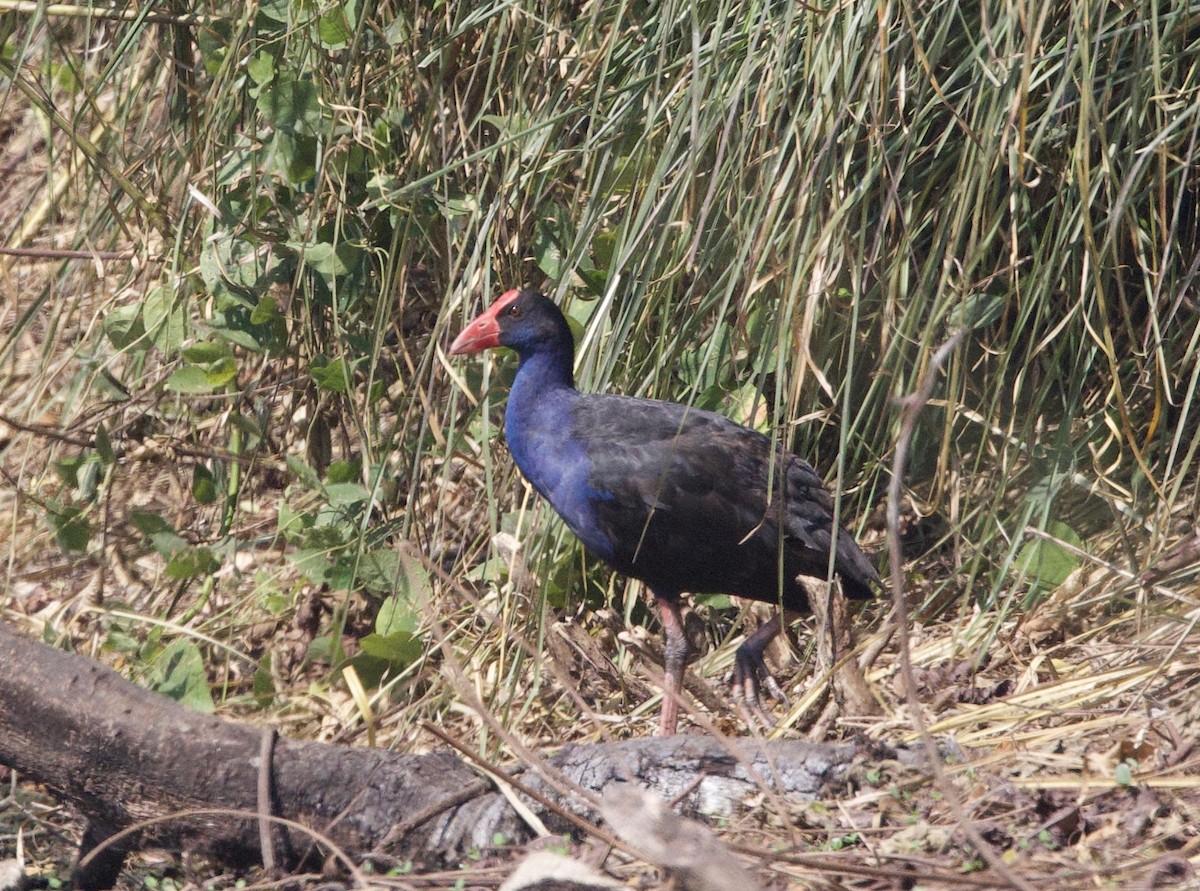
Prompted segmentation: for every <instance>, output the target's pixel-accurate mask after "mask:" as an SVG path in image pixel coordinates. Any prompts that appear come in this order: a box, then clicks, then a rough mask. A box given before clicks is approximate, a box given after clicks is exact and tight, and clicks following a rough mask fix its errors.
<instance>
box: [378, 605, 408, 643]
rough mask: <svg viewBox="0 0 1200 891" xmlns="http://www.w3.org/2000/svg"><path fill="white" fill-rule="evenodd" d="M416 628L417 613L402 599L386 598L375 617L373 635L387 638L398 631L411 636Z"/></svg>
mask: <svg viewBox="0 0 1200 891" xmlns="http://www.w3.org/2000/svg"><path fill="white" fill-rule="evenodd" d="M416 628H417V611H416V610H415V609H413V607H412V605H411V604H410V603H409V602H408V601H407V599H406V598H403V597H388V598H387V599H385V600H384V601H383V604H382V605H381V606H380V607H379V612H378V613H376V615H375V633H376V634H382V635H383V636H384V637H387V636H388V635H390V634H395V633H397V632H399V631H406V632H408V633H409V634H411V633H412V632H413V631H415V630H416Z"/></svg>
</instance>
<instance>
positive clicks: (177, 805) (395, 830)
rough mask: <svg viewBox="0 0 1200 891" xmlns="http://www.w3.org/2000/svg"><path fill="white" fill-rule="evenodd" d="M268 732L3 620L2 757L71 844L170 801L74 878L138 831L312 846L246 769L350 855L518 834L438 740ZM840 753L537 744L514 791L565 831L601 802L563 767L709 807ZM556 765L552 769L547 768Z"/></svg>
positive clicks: (103, 867)
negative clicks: (78, 821) (69, 809)
mask: <svg viewBox="0 0 1200 891" xmlns="http://www.w3.org/2000/svg"><path fill="white" fill-rule="evenodd" d="M271 733H272V731H270V730H264V729H262V728H258V727H254V726H251V725H249V724H244V723H238V722H234V721H229V720H225V719H222V718H218V717H215V716H213V715H206V714H201V713H199V712H195V711H192V710H191V709H188V708H186V707H184V706H181V705H179V704H177V703H175V702H173V701H172V700H169V699H166V698H164V697H161V696H158V695H156V694H154V693H151V692H149V691H146V690H143V689H141V688H139V687H137V686H135V685H134V684H132V683H130V682H129V681H127V680H125V679H124V678H122V677H121V676H120V675H118V674H117V673H116V672H114V671H112V670H110V669H108V668H105V667H104V666H102V665H99V664H98V663H96V662H93V661H91V660H89V659H86V658H83V657H80V656H75V655H72V654H70V653H66V652H63V651H62V650H58V649H54V648H52V647H48V646H45V645H44V644H41V643H38V642H36V641H33V640H29V639H26V638H24V637H21V636H20V635H18V634H16V633H14V632H13V631H12V630H11V629H9V628H7V627H5V625H4V624H3V623H0V764H3V765H6V766H8V767H11V768H13V769H14V770H17V771H19V772H20V774H21V775H22V776H24V777H25V778H26V779H31V780H33V781H36V782H39V783H42V784H43V785H45V786H46V787H47V788H49V789H50V790H51V791H52V792H53V793H54V794H55V795H56V796H58V797H59V798H61V800H63V801H64V802H67V803H69V804H71V805H72V806H74V807H75V808H76V809H77V810H78V811H79V812H80V813H81V814H82V815H83V816H84V817H86V818H87V820H88V824H89V829H88V832H87V833H86V835H85V838H84V841H83V846H82V847H83V851H84V852H85V853H86V852H87V851H89V850H90V849H91V848H94V847H95V846H97V845H99V844H101V843H102V842H104V841H105V840H106V839H109V838H111V837H112V836H113V835H114V834H115V833H117V832H120V831H122V830H125V829H126V828H128V827H132V826H134V825H135V824H139V823H141V822H142V821H147V820H155V818H163V817H166V816H168V815H175V816H174V817H172V819H170V820H158V821H156V822H153V823H149V824H148V825H146V826H145V827H144V828H142V829H140V830H139V831H138V832H137V833H136V834H135V835H131V836H128V837H123V838H121V839H120V840H119V841H118V842H117V843H116V844H114V845H112V846H110V847H109V848H107V849H106V855H105V856H104V857H100V858H97V859H95V860H94V861H93V862H92V863H91V865H90V867H89V868H88V869H85V870H83V871H82V872H81V874H80V875H78V876H77V877H76V878H77V881H78V883H79V885H80V886H81V887H83V888H85V889H92V888H104V887H108V886H109V885H111V884H112V882H113V881H114V880H115V878H116V875H117V872H118V871H119V869H120V867H121V864H122V862H123V859H124V856H125V854H126V853H127V852H128V851H131V850H136V849H141V848H164V849H168V850H176V851H190V852H196V853H200V854H203V855H205V856H207V857H209V858H212V859H214V860H216V861H218V862H220V863H222V864H224V865H226V866H228V867H232V868H244V867H248V866H251V865H255V864H258V863H260V862H262V859H263V852H264V851H268V852H272V851H273V852H274V855H275V859H276V860H277V863H278V865H280V866H286V867H295V866H297V865H298V864H300V863H301V862H303V861H304V860H305V859H306V858H308V857H311V856H321V855H322V854H327V853H328V851H324V850H323V849H322V847H321V845H319V844H318V843H316V842H314V840H313V837H312V835H310V834H308V833H305V832H303V831H300V830H299V829H297V828H290V827H286V826H283V825H280V824H279V823H275V824H273V827H272V829H271V830H270V836H271V839H272V841H271V843H270V844H266V845H264V843H263V839H262V838H261V837H260V825H259V821H258V820H256V819H255V814H260V813H262V812H263V810H264V809H260V807H259V801H260V800H262V799H261V796H260V782H265V783H266V784H267V785H266V786H264V787H263V788H264V789H265V790H267V791H269V800H270V809H269V810H270V813H271V815H273V816H274V817H279V818H283V819H285V820H289V821H293V822H294V823H296V824H300V825H302V826H304V827H309V828H311V829H312V830H314V831H315V832H317V833H320V834H321V835H323V836H324V837H325V838H327V839H328V840H329V841H330V842H332V843H333V844H336V845H337V846H338V847H339V848H340V849H341V850H342V851H343V852H345V853H346V854H348V855H349V856H350V857H352V858H356V859H362V858H365V857H368V856H371V855H374V856H387V857H392V858H399V859H402V860H412V861H413V862H414V864H416V865H417V866H428V867H431V868H441V867H443V866H445V865H447V864H454V863H457V862H460V861H461V859H462V857H463V856H464V854H465V853H466V852H467V851H468V850H469V849H471V848H472V847H478V848H482V847H487V846H489V845H491V844H492V840H493V839H494V838H495V837H496V836H497V834H502V835H503V836H504V837H506V838H507V839H509V840H510V841H512V842H514V843H519V842H521V841H523V840H525V839H527V838H529V837H530V835H531V832H530V830H529V829H528V827H527V825H526V824H525V822H524V821H523V820H522V818H521V817H520V816H519V815H518V814H517V813H516V811H515V810H514V809H513V808H512V806H511V805H510V804H509V802H508V800H507V799H506V798H505V797H504V796H502V795H501V794H499V793H498V792H496V791H494V786H493V785H492V784H491V783H490V782H488V781H486V780H484V779H483V778H481V777H480V775H479V774H478V773H477V772H476V771H475V770H474V769H472V768H471V767H469V766H468V765H466V764H465V763H463V762H462V761H461V760H460V759H459V758H458V757H456V756H455V755H453V754H451V753H445V752H443V753H433V754H419V755H418V754H409V753H403V752H391V751H379V750H374V749H362V748H350V747H346V746H337V745H330V744H325V743H317V742H305V741H299V740H289V739H283V738H280V739H277V740H276V739H274V738H273V737H272V736H271V735H270V734H271ZM264 734H266V736H264ZM264 742H266V743H268V745H266V746H264ZM264 753H266V754H267V758H266V761H267V762H268V763H267V765H266V767H267V769H266V770H265V771H264V770H262V769H260V768H261V767H262V765H263V763H264ZM854 753H855V748H854V746H853V745H815V744H810V743H804V742H798V741H778V742H774V743H771V744H769V745H768V744H766V743H761V742H756V741H754V740H728V739H714V738H710V737H704V736H677V737H673V738H656V739H639V740H628V741H625V742H621V743H613V744H607V745H604V744H598V745H568V746H565V747H564V748H563V749H561V750H560V751H559V752H558V753H557V754H555V755H553V756H551V757H548V758H547V759H546V763H547V764H548V765H549V767H548V768H546V769H544V770H541V771H540V772H539V771H533V770H526V771H525V772H524V773H523V775H522V776H521V778H520V783H521V785H522V786H524V787H526V788H529V789H531V790H533V791H534V792H535V793H536V794H535V796H534V797H533V798H527V800H528V802H529V806H530V807H531V808H532V809H533V811H534V812H535V813H537V814H538V816H539V817H540V818H541V819H542V820H543V821H544V822H545V823H546V825H547V826H548V827H550V828H551V830H552V831H565V830H570V829H571V828H573V827H572V825H571V824H570V823H568V822H567V821H566V820H565V819H564V818H563V816H562V814H561V813H560V811H561V810H566V811H570V812H572V813H575V814H578V815H581V816H583V817H584V818H586V819H587V820H589V821H592V822H598V820H599V816H598V815H597V814H595V813H594V812H593V811H592V809H591V807H590V806H589V805H588V804H587V802H585V801H584V800H583V799H582V798H581V796H579V795H572V794H570V791H569V789H567V788H566V787H567V786H569V785H570V784H577V785H578V786H579V787H582V788H583V789H586V790H590V791H594V792H602V791H603V790H604V789H605V788H607V787H608V786H609V785H610V784H612V783H614V782H617V781H630V780H632V781H634V782H637V783H639V784H640V785H645V786H649V787H650V788H652V789H653V790H654V791H655V792H656V794H659V795H660V796H662V797H664V798H667V799H672V798H674V797H676V796H678V795H679V793H681V792H685V791H686V792H687V794H686V796H684V799H683V801H682V802H681V804H682V806H683V807H684V809H685V810H688V811H690V812H692V813H697V814H710V815H712V814H719V815H724V814H729V813H731V812H733V811H734V810H735V808H737V807H738V804H739V802H741V801H743V800H745V799H746V798H747V797H749V796H751V795H753V794H755V793H757V792H760V791H761V790H762V789H764V788H769V789H771V790H772V791H773V793H774V794H777V795H779V796H781V797H782V798H783V799H785V800H788V801H792V802H796V801H807V800H811V799H813V798H814V797H816V795H817V794H818V793H819V792H821V791H822V790H823V789H824V788H826V787H828V788H830V789H833V790H836V788H837V787H839V786H840V785H841V784H842V783H843V781H844V778H845V774H846V771H847V768H848V766H849V764H850V762H851V760H852V758H853V756H854ZM554 772H557V773H558V774H559V778H558V779H557V780H556V781H555V782H553V783H551V782H547V779H546V777H547V776H550V775H551V774H552V773H554ZM689 787H690V791H689ZM538 797H541V798H542V799H544V800H546V801H548V802H549V803H550V804H551V805H552V806H551V807H545V806H543V805H542V804H540V803H539V802H538V801H537V800H536V799H537V798H538ZM556 803H557V805H558V807H557V808H556V807H555V806H553V805H555V804H556ZM214 809H229V810H230V811H236V812H238V813H236V814H228V815H224V814H219V813H214V812H213V811H214ZM189 811H203V813H191V814H189V813H188V812H189ZM263 825H264V826H265V825H266V824H265V823H264V824H263Z"/></svg>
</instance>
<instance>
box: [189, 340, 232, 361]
mask: <svg viewBox="0 0 1200 891" xmlns="http://www.w3.org/2000/svg"><path fill="white" fill-rule="evenodd" d="M232 357H233V354H232V353H231V352H229V347H227V346H225V344H223V343H218V342H216V341H213V340H206V341H204V342H202V343H194V344H192V345H191V346H190V347H188V348H187V349H186V350H184V351H183V358H184V359H185V360H186V361H188V362H190V363H191V364H193V365H209V364H212V363H214V362H220V361H221V360H222V359H230V358H232Z"/></svg>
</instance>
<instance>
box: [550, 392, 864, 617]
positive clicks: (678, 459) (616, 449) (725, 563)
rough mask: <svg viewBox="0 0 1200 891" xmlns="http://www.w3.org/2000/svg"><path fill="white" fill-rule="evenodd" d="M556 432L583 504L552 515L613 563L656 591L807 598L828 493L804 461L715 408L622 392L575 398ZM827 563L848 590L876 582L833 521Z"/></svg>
mask: <svg viewBox="0 0 1200 891" xmlns="http://www.w3.org/2000/svg"><path fill="white" fill-rule="evenodd" d="M564 433H565V434H566V435H568V436H569V437H570V439H571V441H572V442H573V443H575V444H577V445H578V452H577V454H579V455H584V456H586V461H587V462H588V469H587V474H586V477H587V495H586V503H587V507H588V509H587V510H586V511H585V512H583V513H582V514H581V513H580V512H579V511H578V510H577V509H576V510H575V511H574V519H573V518H572V517H571V516H567V515H566V513H564V512H563V511H562V510H561V509H560V513H564V516H565V517H566V519H567V521H568V524H569V525H571V527H572V528H573V529H574V531H575V532H576V534H577V535H579V537H580V538H581V539H582V540H583V541H584V543H585V544H587V545H588V546H589V547H590V548H592V549H593V550H595V551H596V552H597V553H598V554H599V555H600V556H601V557H603V558H604V559H606V560H607V561H608V562H609V563H611V564H612V565H613V566H614V567H615V568H616V569H618V570H619V571H621V572H623V573H625V574H627V575H630V576H633V577H635V578H640V579H643V580H644V581H645V582H646V583H647V585H649V586H650V588H651V589H652V590H654V591H655V592H656V593H659V594H662V595H667V596H671V595H675V594H679V593H682V592H685V591H687V592H694V593H699V592H723V593H729V594H735V595H739V596H742V597H748V598H751V599H755V600H761V601H766V602H779V603H782V604H783V605H784V606H785V607H788V608H790V609H797V610H804V609H806V608H807V606H808V602H807V596H806V594H805V591H804V588H803V586H802V585H801V584H800V583H799V582H797V581H796V576H797V575H809V576H816V577H822V578H823V577H825V575H826V574H827V571H828V566H829V553H830V549H831V547H832V542H833V535H832V519H833V518H832V514H833V502H832V499H831V498H830V496H829V493H828V492H827V491H826V490H825V488H824V486H823V485H822V483H821V479H820V477H818V476H817V474H816V472H815V471H814V470H813V469H812V467H810V466H809V465H808V464H807V463H805V462H804V461H802V460H801V459H799V458H797V457H795V456H794V455H792V454H790V453H789V452H787V451H786V450H784V449H782V448H780V447H779V446H773V445H772V443H771V441H770V439H768V438H767V437H765V436H763V435H762V434H760V433H757V432H755V431H753V430H750V429H748V428H746V427H743V426H741V425H739V424H736V423H734V422H733V421H731V420H729V419H728V418H725V417H723V416H721V415H718V414H714V413H712V412H707V411H703V410H700V409H695V408H688V407H687V406H683V405H678V404H675V403H670V402H658V401H655V400H647V399H635V398H632V397H626V396H606V395H589V396H580V397H578V399H577V400H575V404H574V406H573V407H572V411H571V412H570V421H569V424H568V429H567V430H565V431H564ZM576 494H577V493H576ZM548 497H550V499H551V502H552V503H554V501H555V499H554V497H553V496H552V495H548ZM558 506H559V505H558V504H555V507H556V508H557V507H558ZM781 555H782V557H781ZM834 569H835V571H836V572H837V573H838V574H839V575H840V576H841V577H842V580H843V586H844V589H845V590H846V592H847V594H849V595H850V596H852V597H869V596H871V594H872V585H873V584H877V583H878V575H877V574H876V572H875V569H874V568H873V567H872V566H871V564H870V562H869V561H868V560H867V558H866V557H865V556H864V555H863V553H862V551H861V550H860V549H859V547H858V545H857V544H856V543H855V542H854V539H853V538H852V537H851V536H850V535H849V533H847V532H845V531H844V530H840V529H839V530H838V534H837V556H836V562H835V564H834Z"/></svg>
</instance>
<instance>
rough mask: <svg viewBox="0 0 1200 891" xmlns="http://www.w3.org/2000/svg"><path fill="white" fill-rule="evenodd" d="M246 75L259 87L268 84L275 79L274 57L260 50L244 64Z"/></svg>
mask: <svg viewBox="0 0 1200 891" xmlns="http://www.w3.org/2000/svg"><path fill="white" fill-rule="evenodd" d="M246 73H247V74H249V75H250V79H251V80H252V81H254V82H255V83H256V84H257V85H258V86H260V87H262V86H265V85H266V84H269V83H270V82H271V80H272V78H274V77H275V57H274V56H272V55H271V54H270V53H268V52H267V51H266V50H260V51H259V53H258V55H256V56H254V57H253V58H252V59H251V60H250V61H249V62H247V63H246Z"/></svg>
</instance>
